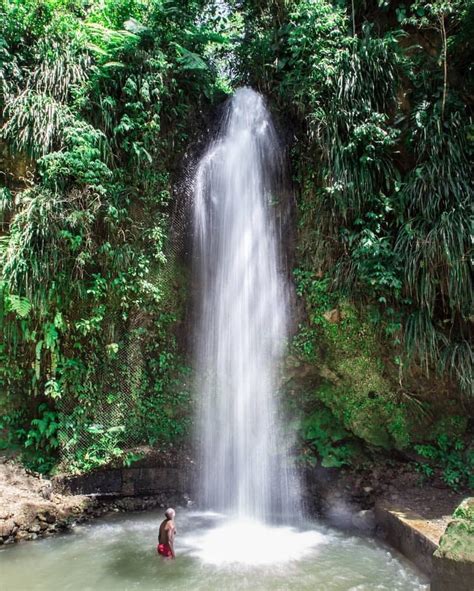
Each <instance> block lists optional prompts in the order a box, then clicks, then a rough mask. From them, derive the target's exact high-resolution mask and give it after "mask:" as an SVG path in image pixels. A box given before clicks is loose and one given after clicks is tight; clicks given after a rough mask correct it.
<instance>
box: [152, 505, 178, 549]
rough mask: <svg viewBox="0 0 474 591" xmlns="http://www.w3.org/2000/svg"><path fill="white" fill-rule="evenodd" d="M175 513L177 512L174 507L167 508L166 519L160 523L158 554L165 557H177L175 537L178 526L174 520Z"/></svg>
mask: <svg viewBox="0 0 474 591" xmlns="http://www.w3.org/2000/svg"><path fill="white" fill-rule="evenodd" d="M175 515H176V512H175V510H174V509H166V511H165V517H166V519H165V520H164V521H163V522H162V523H161V525H160V533H159V534H158V547H157V550H158V554H159V555H160V556H163V557H164V558H175V554H174V537H175V535H176V528H175V526H174V521H173V520H174V516H175Z"/></svg>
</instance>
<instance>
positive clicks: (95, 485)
mask: <svg viewBox="0 0 474 591" xmlns="http://www.w3.org/2000/svg"><path fill="white" fill-rule="evenodd" d="M52 482H53V489H54V490H55V491H57V492H63V493H69V494H72V495H97V496H117V497H133V496H148V495H158V494H162V493H168V494H174V495H175V494H179V495H181V496H187V495H189V494H190V492H191V491H192V488H193V482H194V472H193V471H192V470H190V469H189V467H187V468H186V470H182V469H180V468H176V467H156V466H137V467H130V468H113V469H108V470H98V471H95V472H91V473H89V474H83V475H79V476H56V477H55V478H53V481H52Z"/></svg>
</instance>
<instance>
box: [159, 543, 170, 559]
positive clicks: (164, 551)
mask: <svg viewBox="0 0 474 591" xmlns="http://www.w3.org/2000/svg"><path fill="white" fill-rule="evenodd" d="M156 550H157V552H158V554H159V555H160V556H164V557H165V558H173V553H172V552H171V548H170V547H169V545H168V544H158V546H157V547H156Z"/></svg>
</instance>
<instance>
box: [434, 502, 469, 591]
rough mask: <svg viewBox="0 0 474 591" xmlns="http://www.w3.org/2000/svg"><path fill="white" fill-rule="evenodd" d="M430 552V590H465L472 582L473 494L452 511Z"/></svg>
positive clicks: (466, 590)
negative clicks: (431, 573) (431, 566)
mask: <svg viewBox="0 0 474 591" xmlns="http://www.w3.org/2000/svg"><path fill="white" fill-rule="evenodd" d="M453 518H454V519H453V520H452V521H451V522H450V523H449V524H448V527H447V528H446V531H445V532H444V534H443V535H442V536H441V539H440V543H439V548H438V549H437V550H436V552H435V553H434V555H433V579H432V583H431V591H468V590H471V589H472V585H473V581H474V497H470V498H467V499H465V500H464V501H463V502H462V503H461V505H459V507H458V508H457V509H456V511H455V512H454V514H453Z"/></svg>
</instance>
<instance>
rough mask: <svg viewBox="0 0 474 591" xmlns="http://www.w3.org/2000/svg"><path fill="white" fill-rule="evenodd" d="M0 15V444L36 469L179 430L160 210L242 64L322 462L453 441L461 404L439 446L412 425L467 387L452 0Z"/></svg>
mask: <svg viewBox="0 0 474 591" xmlns="http://www.w3.org/2000/svg"><path fill="white" fill-rule="evenodd" d="M0 11H1V14H0V16H1V21H0V107H1V109H2V119H1V139H0V142H1V143H0V150H1V155H0V157H1V161H2V170H3V175H2V187H1V189H0V211H1V214H0V221H1V230H2V231H1V234H0V257H1V261H2V271H1V275H0V292H1V298H0V300H1V327H2V332H3V339H2V342H1V344H0V361H1V363H0V384H1V387H2V392H3V393H2V395H1V396H2V397H1V398H0V404H1V405H2V409H0V410H2V412H3V413H4V419H3V423H2V425H3V433H4V439H5V438H6V439H8V445H13V444H17V445H20V446H21V447H23V448H25V450H26V451H25V454H26V455H25V457H26V456H28V459H27V461H29V462H30V463H31V465H34V466H36V467H37V468H41V467H43V468H44V469H45V470H49V469H51V467H52V466H53V464H54V463H55V462H57V461H58V458H59V457H62V458H63V460H64V462H65V463H66V464H67V466H68V467H69V468H71V467H72V468H74V469H77V470H81V469H90V468H92V467H94V466H96V465H102V464H103V463H106V462H108V461H110V460H113V459H114V458H121V457H122V456H124V454H126V453H128V452H126V451H125V450H127V449H129V448H132V447H133V446H136V445H138V444H143V443H149V444H152V445H165V444H167V443H170V442H176V441H177V440H178V439H179V438H182V437H183V436H185V435H186V433H187V431H188V426H189V423H190V416H191V413H190V403H191V397H190V390H189V383H190V382H191V381H192V378H191V375H190V369H189V368H188V367H187V366H188V364H189V363H188V361H187V359H186V350H187V345H188V343H187V342H186V339H185V338H183V332H185V331H183V326H186V302H187V301H189V295H190V285H189V282H188V279H187V277H188V268H189V265H188V260H187V259H186V256H182V253H180V252H178V251H177V249H176V248H174V244H173V241H172V240H171V238H172V237H173V236H175V235H176V231H172V230H171V224H170V220H171V218H172V217H173V212H175V211H176V210H177V209H179V208H180V206H181V203H182V199H183V196H182V195H181V192H182V190H181V188H180V187H181V185H182V183H181V179H182V178H183V176H184V175H183V168H182V167H183V161H184V157H185V154H186V153H187V151H188V150H189V146H194V145H197V146H199V138H200V134H201V132H203V131H205V130H206V129H207V128H208V124H209V121H210V118H211V117H212V114H213V113H215V108H216V106H217V105H218V104H219V103H220V102H222V100H223V99H224V98H225V96H226V93H228V92H229V91H230V90H231V88H232V87H235V86H238V85H241V84H250V85H252V86H254V87H256V88H257V89H259V90H261V91H262V92H263V93H264V94H265V95H266V96H267V97H268V100H269V102H270V103H271V107H272V109H273V111H274V112H275V114H276V116H277V118H279V121H280V128H281V134H282V136H283V137H285V138H286V142H287V145H288V151H289V160H290V162H291V169H292V174H293V186H294V189H295V194H296V205H295V208H294V214H295V219H296V222H297V236H296V240H295V242H296V245H295V249H294V250H295V253H296V254H295V258H296V261H295V266H296V267H297V270H296V272H295V280H296V285H297V291H298V294H299V297H300V299H301V301H302V302H303V303H304V308H305V313H304V314H303V316H302V317H301V319H300V321H301V326H300V330H299V332H298V334H297V335H296V337H295V341H294V344H293V353H294V354H295V355H296V356H298V357H299V358H300V359H301V360H304V362H305V363H310V364H312V365H313V366H320V365H321V364H325V365H327V366H330V367H331V371H332V372H333V373H334V375H336V376H337V377H338V379H339V382H338V383H336V382H337V380H336V381H333V383H329V382H330V381H331V380H329V382H328V380H326V381H325V383H324V384H323V385H322V386H321V385H320V386H319V387H318V388H319V389H318V388H316V387H315V388H316V389H315V393H314V395H313V403H314V404H313V403H311V401H310V402H309V403H308V401H307V400H306V401H305V403H304V404H303V406H304V412H305V413H306V415H305V418H304V420H303V422H302V429H301V436H302V438H303V439H304V440H305V441H306V443H307V444H308V446H309V449H311V450H312V453H316V454H318V455H319V456H321V457H323V458H326V459H325V461H326V463H327V464H328V465H329V464H331V463H332V464H333V465H347V464H350V463H351V461H352V460H351V458H352V457H353V455H352V454H353V452H354V449H356V448H357V450H360V447H361V445H362V444H364V443H365V444H366V445H368V446H369V447H371V448H380V449H390V448H392V447H395V448H397V449H399V450H402V449H408V448H412V449H414V447H413V446H415V445H418V446H420V445H421V446H422V445H425V446H428V447H425V448H420V449H421V450H423V453H424V454H425V457H427V456H426V454H427V453H429V454H430V459H431V460H433V461H434V460H436V461H438V464H440V462H441V463H442V461H444V460H441V459H440V458H441V456H443V457H444V456H446V454H450V453H451V451H449V450H451V447H452V446H454V448H453V449H454V450H455V453H454V452H453V453H454V455H456V454H458V455H459V454H461V455H462V454H463V453H464V452H465V451H466V453H467V449H468V446H466V444H465V442H464V440H463V437H464V438H466V437H467V436H466V435H465V433H466V429H467V428H468V423H467V421H464V422H463V423H462V424H463V428H462V429H459V430H458V434H457V437H459V439H460V440H462V441H461V443H460V444H459V445H458V446H457V447H456V445H455V442H451V441H450V442H449V444H446V445H445V446H444V447H442V446H441V447H440V444H439V440H438V439H436V437H438V435H440V434H438V435H436V436H433V437H431V438H430V437H429V435H428V431H429V429H430V428H431V426H433V425H435V424H437V423H436V421H437V420H438V418H439V417H435V416H434V415H433V413H434V414H436V412H438V413H441V414H442V410H440V409H442V408H443V403H442V402H441V403H439V399H440V397H441V399H443V397H444V399H445V400H446V401H447V402H446V404H447V405H448V406H449V409H450V410H449V412H448V414H452V415H453V416H454V415H456V416H457V415H458V414H459V413H460V407H461V406H462V405H465V406H466V405H469V404H470V400H472V398H471V397H472V372H473V354H472V349H471V346H470V339H471V332H472V309H471V305H472V304H471V293H472V270H471V269H470V266H469V265H470V257H471V251H470V248H471V242H470V225H471V213H472V210H471V207H472V190H473V186H472V183H473V181H472V171H471V165H472V155H473V143H472V140H473V137H474V127H473V124H472V97H473V96H474V83H473V80H474V78H473V76H472V68H473V66H472V64H473V63H474V60H473V57H474V48H473V44H472V38H473V32H474V6H473V3H472V2H469V1H467V0H433V1H432V2H428V1H426V0H415V1H413V2H406V3H405V4H401V3H399V2H394V1H392V0H383V1H382V0H381V1H378V2H346V1H345V0H338V1H334V2H331V1H329V0H252V1H249V2H240V1H238V0H230V1H229V2H225V3H223V2H217V1H212V0H208V1H206V0H186V1H179V2H178V1H177V0H118V1H112V0H104V1H101V2H98V1H97V2H96V1H91V2H87V3H86V2H83V1H82V0H77V1H76V0H2V2H1V9H0ZM196 149H199V148H196ZM180 230H181V231H182V232H185V229H184V230H183V229H182V228H180ZM292 246H293V245H288V247H289V248H290V247H292ZM332 310H336V311H337V314H336V318H337V319H338V320H336V323H333V322H332V321H329V320H328V318H327V314H329V313H330V312H331V311H332ZM324 314H326V316H324ZM351 376H352V382H353V383H352V384H351V383H349V381H350V377H351ZM367 376H371V377H370V379H369V378H368V377H367ZM369 382H370V383H369ZM431 389H433V390H434V391H435V394H433V395H432V397H431V398H430V394H429V392H430V391H431ZM316 390H317V391H316ZM375 390H377V395H376V396H372V395H371V396H372V397H371V396H368V395H369V393H371V392H374V391H375ZM453 399H454V400H455V402H453ZM456 401H457V402H456ZM451 406H452V408H451ZM435 408H436V409H438V410H436V412H435V410H434V409H435ZM446 408H447V407H446ZM318 409H319V410H318ZM367 412H368V413H370V414H371V416H373V424H374V430H370V429H369V430H367V429H365V426H364V424H363V420H362V416H363V415H364V413H367ZM463 412H464V413H465V409H464V410H463ZM429 417H431V418H429ZM420 425H422V427H423V428H421V427H420ZM415 432H419V433H423V434H424V435H423V436H426V437H425V440H424V441H423V440H419V438H417V437H416V436H414V433H415ZM441 435H442V433H441ZM442 441H444V439H442ZM5 445H6V444H5ZM443 445H444V444H443ZM25 446H26V447H25ZM450 446H451V447H450ZM428 450H429V451H428ZM433 450H434V451H433ZM26 452H27V453H26ZM59 452H60V453H59ZM354 453H355V452H354ZM357 453H358V452H357ZM440 454H441V455H440ZM443 454H444V455H443ZM450 457H451V456H450ZM453 457H454V456H453ZM456 457H457V456H456ZM462 461H464V460H462ZM35 462H36V463H35ZM446 462H447V463H446ZM446 462H445V464H446V466H445V469H448V464H449V466H452V465H453V462H454V463H456V462H457V460H456V459H454V460H451V459H450V460H449V461H448V460H447V461H446ZM422 464H423V463H422V462H420V465H422ZM456 466H457V464H456ZM449 469H451V468H449ZM453 469H454V470H455V471H456V470H457V471H458V472H459V470H458V467H455V468H453ZM428 471H429V470H428ZM458 472H456V474H457V473H458ZM446 474H447V473H446ZM446 479H448V480H449V479H452V480H453V482H454V481H455V482H454V484H455V486H459V485H460V483H464V482H465V480H466V475H465V473H464V472H462V471H461V475H460V476H459V478H458V477H457V476H456V475H455V476H454V477H450V476H449V475H447V476H446V477H445V480H446Z"/></svg>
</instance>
